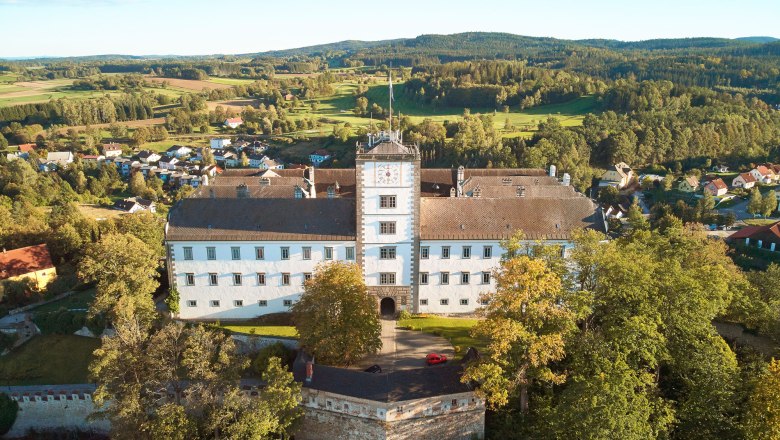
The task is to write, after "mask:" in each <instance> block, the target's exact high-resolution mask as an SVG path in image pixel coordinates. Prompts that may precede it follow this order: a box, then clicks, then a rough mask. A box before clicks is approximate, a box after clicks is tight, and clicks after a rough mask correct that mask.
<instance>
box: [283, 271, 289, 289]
mask: <svg viewBox="0 0 780 440" xmlns="http://www.w3.org/2000/svg"><path fill="white" fill-rule="evenodd" d="M289 285H290V274H289V273H283V274H282V286H289Z"/></svg>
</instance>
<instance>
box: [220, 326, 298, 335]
mask: <svg viewBox="0 0 780 440" xmlns="http://www.w3.org/2000/svg"><path fill="white" fill-rule="evenodd" d="M222 328H224V329H227V330H230V331H231V332H234V333H241V334H245V335H254V336H270V337H274V338H298V331H296V330H295V327H293V326H291V325H240V324H238V325H222Z"/></svg>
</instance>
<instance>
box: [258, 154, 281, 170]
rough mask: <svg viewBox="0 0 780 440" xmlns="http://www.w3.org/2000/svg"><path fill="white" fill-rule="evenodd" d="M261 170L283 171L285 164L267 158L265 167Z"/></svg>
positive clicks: (264, 161)
mask: <svg viewBox="0 0 780 440" xmlns="http://www.w3.org/2000/svg"><path fill="white" fill-rule="evenodd" d="M260 168H262V169H264V170H281V169H284V164H283V163H281V162H279V161H277V160H274V159H270V158H267V157H266V158H265V160H263V165H262V166H261V167H260Z"/></svg>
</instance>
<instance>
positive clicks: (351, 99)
mask: <svg viewBox="0 0 780 440" xmlns="http://www.w3.org/2000/svg"><path fill="white" fill-rule="evenodd" d="M402 87H403V83H400V84H396V85H395V93H394V97H395V101H394V102H393V113H394V114H395V115H398V113H399V112H400V113H401V114H402V115H403V116H409V117H410V118H411V120H412V121H413V122H415V123H419V122H422V120H423V119H426V118H428V119H432V120H434V121H437V122H443V121H448V120H449V121H453V120H457V119H458V118H460V117H461V116H462V115H463V110H464V109H463V108H456V107H442V106H439V107H433V106H430V105H421V104H418V103H416V102H414V101H412V100H411V99H409V98H407V97H406V96H405V95H404V94H403V92H402V91H401V90H402ZM356 88H357V84H356V83H355V82H352V81H346V82H343V83H339V84H338V85H336V94H334V95H333V96H330V97H326V98H323V99H320V100H319V107H318V109H317V110H316V111H312V110H311V108H310V107H309V104H310V101H306V102H304V104H305V106H302V107H299V108H296V109H295V111H293V112H290V113H289V114H288V116H289V117H290V118H291V119H301V118H311V117H314V118H317V119H326V120H329V121H333V122H338V123H345V122H349V123H350V124H351V125H352V126H353V127H360V126H362V127H368V126H369V124H370V119H369V118H364V117H359V116H356V115H354V114H353V113H352V109H353V108H354V107H355V96H354V95H353V92H354V90H355V89H356ZM388 95H389V92H388V88H387V85H384V84H379V85H373V86H371V87H370V88H369V90H368V92H367V93H366V97H367V98H368V100H369V103H377V104H379V105H380V106H382V107H383V108H386V107H387V102H388ZM595 110H596V99H595V97H591V96H587V97H582V98H578V99H574V100H572V101H569V102H565V103H561V104H550V105H543V106H539V107H534V108H530V109H526V110H522V111H521V110H518V109H511V110H510V111H509V112H508V113H504V112H502V111H501V110H500V109H494V108H471V109H470V111H471V113H472V114H477V113H481V114H493V115H494V121H493V125H494V127H495V128H496V130H498V131H499V132H500V133H502V135H504V136H517V135H521V136H529V135H530V134H531V133H532V131H533V130H535V128H536V125H537V124H538V123H539V122H541V121H543V120H545V119H547V118H548V117H555V118H558V119H560V121H561V124H562V125H564V126H577V125H581V124H582V120H583V119H584V116H585V115H586V114H587V113H589V112H593V111H595ZM507 120H508V121H509V125H510V126H512V127H513V128H512V129H511V130H504V126H505V125H506V122H507ZM329 130H330V127H328V130H326V132H328V133H329ZM317 131H318V130H317ZM306 134H308V135H313V136H316V133H315V131H311V130H310V131H308V132H307V133H306Z"/></svg>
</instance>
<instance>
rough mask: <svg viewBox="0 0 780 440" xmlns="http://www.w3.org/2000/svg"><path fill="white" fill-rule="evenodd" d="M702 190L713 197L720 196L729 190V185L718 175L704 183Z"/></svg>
mask: <svg viewBox="0 0 780 440" xmlns="http://www.w3.org/2000/svg"><path fill="white" fill-rule="evenodd" d="M704 191H705V192H708V193H710V194H712V196H713V197H720V196H722V195H725V194H726V193H727V192H729V186H728V185H726V182H724V181H723V179H721V178H720V177H719V178H717V179H712V180H710V181H709V182H707V184H706V185H704Z"/></svg>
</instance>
